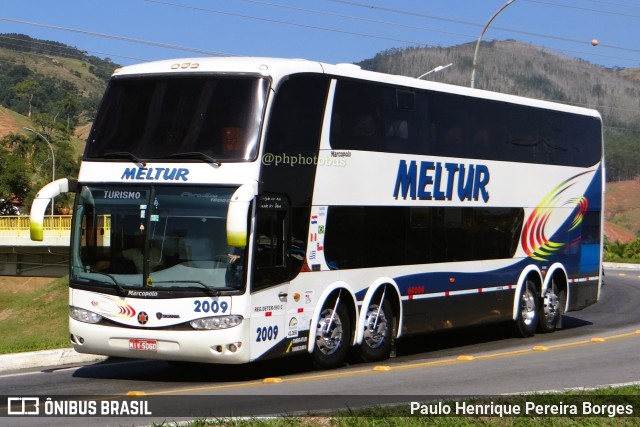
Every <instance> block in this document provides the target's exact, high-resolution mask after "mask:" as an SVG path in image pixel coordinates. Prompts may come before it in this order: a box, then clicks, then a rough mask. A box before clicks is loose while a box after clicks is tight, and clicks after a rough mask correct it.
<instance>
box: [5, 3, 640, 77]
mask: <svg viewBox="0 0 640 427" xmlns="http://www.w3.org/2000/svg"><path fill="white" fill-rule="evenodd" d="M505 3H506V0H313V1H302V0H298V1H295V0H108V1H105V0H103V1H97V0H56V1H53V0H0V4H1V5H2V7H0V33H21V34H27V35H29V36H31V37H34V38H40V39H45V40H52V41H57V42H61V43H65V44H68V45H71V46H75V47H77V48H79V49H81V50H84V51H87V52H88V53H89V54H92V55H96V56H99V57H110V58H112V59H113V61H114V62H116V63H119V64H131V63H136V62H145V61H150V60H156V59H166V58H177V57H192V56H205V55H214V54H227V55H249V56H278V57H294V58H307V59H314V60H320V61H324V62H330V63H338V62H357V61H361V60H363V59H367V58H371V57H373V56H374V55H375V54H376V53H378V52H380V51H383V50H385V49H390V48H405V47H409V46H443V47H447V46H453V45H458V44H462V43H469V42H475V41H476V40H477V38H478V35H479V34H480V32H481V30H482V27H483V26H484V24H485V23H486V22H487V21H488V20H489V18H490V17H491V16H492V15H493V13H494V12H496V11H497V10H498V9H499V8H500V7H501V6H503V5H504V4H505ZM494 39H498V40H504V39H515V40H519V41H523V42H527V43H532V44H535V45H539V46H543V47H545V48H547V49H550V50H554V51H557V52H559V53H562V54H564V55H567V56H571V57H580V58H583V59H585V60H586V61H589V62H591V63H595V64H600V65H603V66H606V67H622V68H635V67H640V1H638V0H515V2H513V3H512V4H510V5H509V6H508V7H507V8H506V9H504V10H503V11H502V12H501V13H500V14H499V15H498V16H497V17H496V19H495V20H494V21H493V23H492V24H491V26H490V27H489V29H488V31H487V33H486V34H485V36H484V40H494ZM593 39H597V40H598V41H599V44H598V46H596V47H594V46H592V45H591V40H593ZM435 65H439V64H434V66H435Z"/></svg>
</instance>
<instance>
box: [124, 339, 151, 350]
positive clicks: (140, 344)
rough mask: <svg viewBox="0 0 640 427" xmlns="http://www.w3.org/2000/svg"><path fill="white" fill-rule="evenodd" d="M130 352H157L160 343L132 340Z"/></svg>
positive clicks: (130, 341)
mask: <svg viewBox="0 0 640 427" xmlns="http://www.w3.org/2000/svg"><path fill="white" fill-rule="evenodd" d="M129 350H143V351H157V350H158V341H157V340H144V339H138V338H131V339H130V340H129Z"/></svg>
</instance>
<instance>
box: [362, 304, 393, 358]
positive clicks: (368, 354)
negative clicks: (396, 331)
mask: <svg viewBox="0 0 640 427" xmlns="http://www.w3.org/2000/svg"><path fill="white" fill-rule="evenodd" d="M392 332H393V312H392V310H391V304H390V303H389V301H386V300H385V301H383V303H382V307H381V306H380V305H378V304H376V303H373V302H372V303H371V304H370V305H369V307H368V308H367V313H366V317H365V320H364V338H363V340H362V345H361V346H360V349H359V355H360V358H361V359H362V360H363V361H365V362H378V361H381V360H385V359H388V358H389V355H390V354H391V339H392V337H391V334H392Z"/></svg>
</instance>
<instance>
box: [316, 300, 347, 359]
mask: <svg viewBox="0 0 640 427" xmlns="http://www.w3.org/2000/svg"><path fill="white" fill-rule="evenodd" d="M334 307H336V306H335V299H333V300H329V301H327V302H325V305H324V307H322V311H321V312H320V318H319V319H318V325H317V329H316V337H315V340H316V343H315V347H314V349H313V353H311V361H312V362H313V364H314V365H315V366H316V367H317V368H320V369H331V368H336V367H338V366H339V365H340V364H341V363H342V361H343V360H344V359H345V357H346V355H347V352H348V351H349V341H350V336H351V320H350V319H349V313H348V312H347V308H346V307H345V305H344V304H340V303H339V302H338V305H337V307H336V308H335V311H334Z"/></svg>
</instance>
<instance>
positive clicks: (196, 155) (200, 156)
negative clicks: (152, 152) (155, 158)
mask: <svg viewBox="0 0 640 427" xmlns="http://www.w3.org/2000/svg"><path fill="white" fill-rule="evenodd" d="M166 157H167V158H168V159H197V160H204V161H205V162H207V163H211V164H213V165H215V166H220V165H221V164H222V163H221V162H220V160H218V159H214V158H213V157H211V156H209V155H208V154H205V153H203V152H201V151H189V152H186V153H173V154H169V155H168V156H166Z"/></svg>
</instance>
